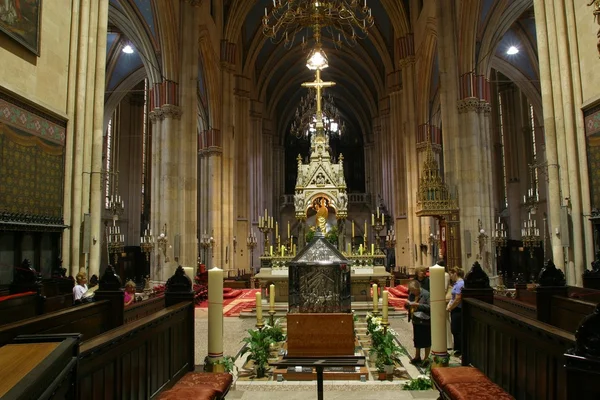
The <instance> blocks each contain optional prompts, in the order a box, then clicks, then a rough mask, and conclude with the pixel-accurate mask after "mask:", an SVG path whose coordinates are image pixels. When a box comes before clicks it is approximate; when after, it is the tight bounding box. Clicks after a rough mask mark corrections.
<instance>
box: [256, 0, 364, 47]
mask: <svg viewBox="0 0 600 400" xmlns="http://www.w3.org/2000/svg"><path fill="white" fill-rule="evenodd" d="M262 24H263V33H264V35H265V36H267V37H268V38H270V39H271V41H272V42H273V43H280V42H284V45H285V47H286V48H288V49H289V48H291V47H292V46H293V44H294V40H295V38H296V35H297V34H299V33H300V32H301V31H303V30H306V31H308V30H309V29H310V30H311V31H312V36H314V37H315V40H316V41H317V42H319V41H320V40H319V39H320V36H321V29H322V28H325V30H326V31H327V33H328V34H329V35H330V36H331V39H332V41H333V43H334V45H335V47H337V48H339V47H341V45H342V38H343V40H344V41H345V42H346V43H347V44H348V45H350V46H352V45H354V44H356V40H357V39H363V38H365V37H367V35H368V30H369V28H371V27H372V26H373V24H374V20H373V17H372V16H371V8H370V7H368V6H367V0H360V1H359V0H329V1H317V0H310V1H307V0H273V8H272V9H271V11H268V10H267V8H266V7H265V15H264V17H263V18H262ZM305 36H306V35H302V43H303V44H305V43H306V41H305Z"/></svg>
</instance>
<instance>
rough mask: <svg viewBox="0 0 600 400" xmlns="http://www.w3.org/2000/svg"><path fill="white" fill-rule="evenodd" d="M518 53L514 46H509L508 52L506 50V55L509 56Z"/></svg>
mask: <svg viewBox="0 0 600 400" xmlns="http://www.w3.org/2000/svg"><path fill="white" fill-rule="evenodd" d="M518 52H519V49H518V48H517V47H516V46H510V47H509V48H508V50H506V54H508V55H509V56H513V55H515V54H517V53H518Z"/></svg>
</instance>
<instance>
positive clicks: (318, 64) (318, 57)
mask: <svg viewBox="0 0 600 400" xmlns="http://www.w3.org/2000/svg"><path fill="white" fill-rule="evenodd" d="M306 66H307V67H308V69H311V70H313V71H314V70H317V69H320V70H323V69H325V68H327V67H329V63H328V61H327V55H326V54H325V52H324V51H323V49H322V48H321V44H320V43H319V44H317V46H316V47H315V48H314V49H312V51H311V52H310V54H309V55H308V59H307V60H306Z"/></svg>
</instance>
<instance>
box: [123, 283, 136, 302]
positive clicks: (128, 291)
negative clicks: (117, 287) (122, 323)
mask: <svg viewBox="0 0 600 400" xmlns="http://www.w3.org/2000/svg"><path fill="white" fill-rule="evenodd" d="M134 301H135V282H134V281H128V282H127V283H126V284H125V305H126V306H128V305H130V304H132V303H133V302H134Z"/></svg>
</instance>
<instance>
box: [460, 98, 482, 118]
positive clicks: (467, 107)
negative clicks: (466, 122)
mask: <svg viewBox="0 0 600 400" xmlns="http://www.w3.org/2000/svg"><path fill="white" fill-rule="evenodd" d="M457 108H458V113H459V114H462V113H468V112H471V111H474V112H479V99H476V98H475V97H469V98H466V99H462V100H459V101H458V104H457Z"/></svg>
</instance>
